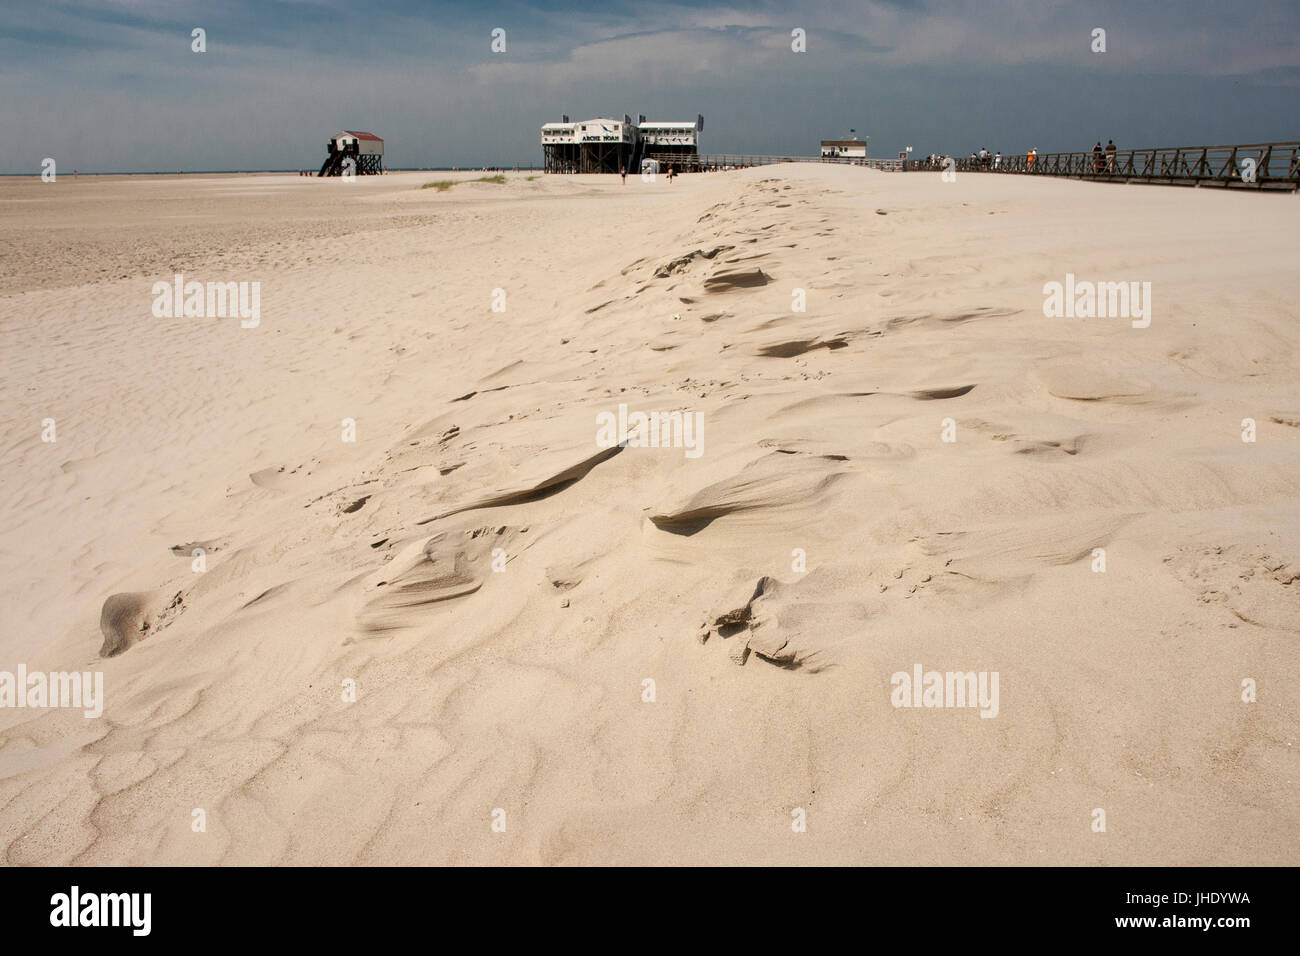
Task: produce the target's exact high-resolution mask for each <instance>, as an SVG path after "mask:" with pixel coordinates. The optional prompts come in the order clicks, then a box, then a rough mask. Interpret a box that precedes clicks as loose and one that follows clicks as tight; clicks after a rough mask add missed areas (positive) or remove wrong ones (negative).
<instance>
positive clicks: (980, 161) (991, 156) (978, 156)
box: [970, 146, 1002, 169]
mask: <svg viewBox="0 0 1300 956" xmlns="http://www.w3.org/2000/svg"><path fill="white" fill-rule="evenodd" d="M970 160H971V165H972V166H976V167H983V168H984V169H1001V168H1002V153H1001V152H997V153H990V152H989V151H988V150H987V149H985V148H984V147H983V146H981V147H980V151H979V152H978V153H971V154H970Z"/></svg>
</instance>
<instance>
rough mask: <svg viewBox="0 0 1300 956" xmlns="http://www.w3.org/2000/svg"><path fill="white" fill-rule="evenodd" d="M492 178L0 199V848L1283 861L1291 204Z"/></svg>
mask: <svg viewBox="0 0 1300 956" xmlns="http://www.w3.org/2000/svg"><path fill="white" fill-rule="evenodd" d="M481 175H483V174H481V173H397V174H390V175H385V176H370V177H359V178H357V179H356V180H354V181H345V180H342V179H316V178H300V177H297V176H294V175H292V174H289V175H271V174H266V175H222V176H202V175H189V176H159V177H147V176H138V177H91V176H81V177H78V178H76V179H74V178H73V177H72V176H71V175H67V174H61V175H60V176H59V177H58V181H57V182H56V183H42V182H41V181H40V180H39V178H36V177H32V178H22V179H17V178H5V179H0V260H3V262H4V263H5V267H6V268H5V269H4V270H3V275H0V316H2V318H0V362H2V363H3V375H0V402H2V403H3V407H4V410H5V414H4V417H3V426H2V427H3V432H2V433H0V439H2V440H3V475H4V487H5V495H4V496H3V501H2V503H0V509H3V510H2V513H0V562H3V564H2V565H0V574H2V576H3V582H4V585H3V587H2V588H0V619H2V620H3V622H4V628H3V631H2V632H0V671H8V672H15V671H16V670H17V668H18V667H19V666H20V665H21V666H23V667H25V668H26V669H27V670H28V671H45V672H73V671H75V672H102V674H103V688H104V692H103V701H102V705H103V707H102V715H100V716H98V717H95V718H87V717H86V716H84V715H83V713H82V711H81V710H78V709H71V708H58V709H55V708H47V709H32V708H17V707H5V708H3V709H0V846H2V847H3V854H2V855H0V860H3V862H4V863H5V864H9V865H27V864H87V865H104V864H154V863H157V864H185V865H194V864H221V865H230V864H325V865H341V864H526V865H538V864H541V865H552V864H719V863H752V864H758V863H774V864H794V863H805V864H806V863H818V864H823V863H826V864H904V865H914V864H915V865H919V864H976V863H983V864H1053V865H1055V864H1072V865H1094V864H1106V865H1122V864H1152V865H1189V864H1229V865H1233V864H1237V865H1251V864H1264V863H1270V864H1284V863H1293V862H1294V861H1295V859H1296V856H1297V851H1300V764H1298V763H1297V753H1296V751H1297V736H1298V731H1300V726H1298V725H1300V718H1298V716H1297V715H1298V714H1300V709H1298V707H1297V705H1298V704H1300V692H1298V690H1297V685H1296V674H1297V673H1298V672H1300V644H1298V638H1300V270H1297V269H1296V263H1297V262H1300V236H1298V235H1297V232H1296V228H1295V224H1296V217H1297V211H1298V209H1300V206H1297V203H1298V202H1300V200H1297V199H1296V198H1295V196H1291V195H1282V196H1274V195H1255V194H1238V193H1225V192H1216V191H1213V190H1206V189H1181V188H1161V187H1154V186H1140V185H1132V186H1122V185H1106V184H1099V183H1086V182H1076V181H1067V180H1046V179H1039V178H1031V177H1025V176H995V175H978V174H963V175H960V176H958V177H957V179H956V181H955V182H943V181H942V180H941V177H940V176H939V175H938V174H937V173H936V174H929V173H907V174H903V173H898V174H891V173H886V172H880V171H875V170H867V169H861V168H853V167H841V166H830V165H825V166H823V165H817V164H798V165H796V164H790V165H781V166H773V167H766V168H759V169H749V170H744V171H738V172H727V173H708V174H699V175H693V176H683V177H679V178H678V179H676V180H675V181H673V182H671V183H670V182H668V181H667V180H666V178H665V177H664V176H662V175H661V176H659V177H657V178H656V180H655V181H654V182H644V181H642V180H641V178H640V177H637V176H630V177H629V178H628V181H627V183H626V185H623V184H621V183H620V182H619V179H618V177H616V176H594V175H593V176H554V175H541V174H525V173H507V174H506V182H505V183H504V184H498V183H492V182H478V181H475V180H476V179H477V178H478V177H479V176H481ZM443 179H455V180H457V181H458V182H457V185H455V186H454V187H453V188H451V189H449V190H446V191H439V190H437V189H421V188H420V187H421V186H422V185H423V184H425V183H427V182H430V181H433V180H443ZM177 275H180V276H182V289H183V288H184V284H185V283H188V282H199V283H204V284H206V283H221V284H225V283H235V284H238V283H257V284H258V296H259V298H258V299H257V303H258V310H257V314H256V316H255V318H256V321H255V322H253V321H252V320H251V319H249V318H247V317H241V316H240V315H239V314H237V313H236V314H227V315H211V314H202V315H186V314H185V312H184V309H183V308H181V307H180V306H178V307H177V309H176V310H175V312H176V314H173V312H172V310H171V308H170V306H163V305H160V304H159V301H158V300H159V296H160V295H163V294H164V293H160V292H158V291H156V289H157V288H158V285H157V284H159V283H161V284H162V285H164V286H168V287H170V286H171V285H172V284H173V283H174V281H175V277H176V276H177ZM1089 281H1098V282H1123V283H1128V282H1130V281H1132V282H1137V283H1139V287H1141V288H1144V289H1146V290H1147V291H1146V292H1145V294H1144V296H1143V300H1142V304H1143V308H1146V309H1148V314H1147V315H1146V316H1145V317H1143V316H1141V315H1135V316H1134V317H1133V318H1132V319H1130V317H1128V316H1120V317H1105V318H1101V317H1087V318H1078V317H1073V318H1072V317H1069V316H1060V317H1057V316H1050V315H1046V314H1045V311H1044V304H1045V292H1044V286H1045V285H1046V284H1048V283H1053V282H1057V283H1062V285H1065V284H1066V283H1067V282H1068V283H1071V284H1073V283H1076V282H1089ZM1146 283H1149V286H1144V285H1143V284H1146ZM203 301H204V303H206V301H207V300H206V299H204V300H203ZM160 311H161V313H162V314H161V315H160V314H159V313H160ZM1144 319H1145V321H1146V322H1147V323H1148V324H1146V325H1143V321H1144ZM637 413H644V414H647V415H648V414H649V413H668V414H671V413H680V414H679V417H677V418H669V417H664V418H663V419H662V420H661V421H662V422H669V421H671V422H672V423H673V429H672V430H671V435H669V440H666V441H661V442H660V443H659V444H660V445H661V446H666V447H646V446H645V444H644V442H643V441H637V440H635V439H629V436H628V434H627V433H626V432H620V429H619V428H616V429H615V431H616V432H620V433H619V434H617V435H616V438H615V440H614V441H609V440H605V439H602V436H601V428H600V423H601V422H602V421H604V422H606V423H608V422H610V421H614V422H618V423H622V422H627V423H629V428H630V429H631V430H633V431H634V432H635V434H636V435H637V436H640V437H644V435H645V434H646V431H645V429H644V428H642V429H641V430H637V423H638V422H639V421H640V419H639V418H638V416H637ZM602 416H603V417H602ZM1247 420H1249V423H1247ZM679 426H680V427H679ZM688 428H690V429H693V430H689V431H687V429H688ZM665 434H667V432H666V433H665ZM605 437H606V438H607V437H608V436H605ZM1244 438H1247V439H1250V440H1243V439H1244ZM51 439H52V440H51ZM679 439H680V440H679ZM916 668H920V669H921V672H922V673H924V672H928V671H932V670H933V671H938V672H945V673H946V672H960V673H966V672H975V673H978V674H996V677H997V683H996V688H997V698H998V699H997V701H996V705H995V706H993V707H989V706H985V707H983V708H982V709H981V708H980V707H975V706H971V704H972V702H970V701H968V702H967V705H966V706H947V707H927V706H898V705H897V695H898V687H897V682H896V681H895V679H894V677H895V675H897V674H899V673H902V674H906V675H910V674H912V673H914V669H916ZM1252 695H1253V699H1251V700H1246V699H1244V698H1245V697H1247V696H1252ZM1097 810H1102V811H1104V813H1103V817H1104V830H1098V829H1097V827H1096V821H1097V819H1098V817H1097V813H1096V811H1097ZM196 811H200V812H196ZM200 819H201V820H202V822H203V826H202V828H199V827H198V826H197V823H196V821H198V820H200ZM801 821H802V822H803V823H804V824H805V828H803V829H801V828H800V827H799V826H798V824H799V823H800V822H801Z"/></svg>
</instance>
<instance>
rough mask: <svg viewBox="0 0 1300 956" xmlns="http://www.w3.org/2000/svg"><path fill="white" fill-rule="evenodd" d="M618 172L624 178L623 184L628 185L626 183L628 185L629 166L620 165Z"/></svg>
mask: <svg viewBox="0 0 1300 956" xmlns="http://www.w3.org/2000/svg"><path fill="white" fill-rule="evenodd" d="M618 174H619V176H620V177H622V179H623V185H624V186H626V185H627V167H626V166H620V167H619V168H618Z"/></svg>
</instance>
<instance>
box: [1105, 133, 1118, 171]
mask: <svg viewBox="0 0 1300 956" xmlns="http://www.w3.org/2000/svg"><path fill="white" fill-rule="evenodd" d="M1115 152H1116V150H1115V141H1114V140H1113V139H1108V140H1106V172H1108V173H1113V172H1115Z"/></svg>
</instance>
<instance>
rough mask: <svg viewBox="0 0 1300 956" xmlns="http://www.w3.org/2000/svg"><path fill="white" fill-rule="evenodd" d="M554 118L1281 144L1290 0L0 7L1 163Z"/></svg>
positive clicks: (220, 0) (80, 164)
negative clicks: (200, 33)
mask: <svg viewBox="0 0 1300 956" xmlns="http://www.w3.org/2000/svg"><path fill="white" fill-rule="evenodd" d="M195 28H201V29H203V30H204V31H205V34H206V51H205V52H201V53H199V52H194V51H193V49H192V44H193V42H194V41H193V40H192V31H193V30H194V29H195ZM796 28H797V29H800V30H803V31H804V33H805V36H806V50H805V51H804V52H795V51H794V50H792V43H793V40H792V31H793V30H795V29H796ZM1097 28H1101V29H1103V30H1104V31H1105V47H1106V48H1105V52H1094V50H1093V49H1092V48H1093V46H1094V45H1095V42H1094V37H1093V31H1094V30H1095V29H1097ZM494 30H504V31H505V33H504V39H505V50H504V52H494V51H493V49H492V43H493V31H494ZM566 113H567V114H568V115H569V116H570V118H572V119H575V120H577V119H588V118H594V117H613V118H618V119H621V118H622V116H623V115H624V114H625V113H626V114H630V115H631V116H633V117H636V116H637V114H639V113H644V114H646V116H647V117H649V118H650V119H658V120H680V121H691V120H694V119H695V117H696V114H699V113H703V114H704V118H705V121H704V132H703V134H702V136H701V142H700V148H701V152H706V153H723V152H725V153H751V154H764V155H769V154H781V155H798V156H812V155H816V154H817V152H818V143H819V141H820V140H821V139H842V138H848V137H849V135H850V133H849V130H850V129H855V130H857V135H858V136H859V137H864V136H866V137H869V149H868V152H869V154H870V155H872V156H893V155H896V154H897V153H898V151H900V150H902V149H904V148H906V147H907V146H911V147H913V150H914V153H916V154H918V155H924V154H927V153H932V152H933V153H946V154H955V155H967V154H969V153H971V152H972V151H975V150H978V149H980V148H981V147H986V148H988V149H989V150H990V151H993V150H1001V151H1003V152H1008V153H1010V152H1020V151H1023V150H1025V149H1027V148H1029V147H1030V146H1035V147H1037V148H1038V150H1039V151H1040V152H1042V153H1046V152H1054V151H1067V150H1076V149H1088V148H1090V147H1091V146H1092V144H1093V143H1094V142H1096V141H1097V140H1099V139H1100V140H1102V141H1103V142H1104V141H1105V140H1107V139H1113V140H1114V141H1115V142H1116V144H1118V145H1119V146H1121V147H1128V146H1180V145H1203V144H1206V145H1215V144H1230V143H1256V142H1267V141H1274V140H1294V139H1298V138H1300V0H1285V2H1284V0H1251V2H1247V3H1224V2H1222V0H1160V2H1145V0H1124V2H1112V0H1069V2H1067V0H1036V2H1022V0H968V2H956V0H854V2H846V0H825V2H816V0H815V2H808V3H800V2H798V0H787V2H755V3H745V4H741V3H729V2H721V3H716V2H652V0H635V2H630V0H628V2H625V0H602V2H592V0H570V2H537V3H524V2H516V3H493V2H490V0H483V2H473V0H470V2H465V0H462V2H460V3H443V2H438V0H431V2H414V0H403V2H386V0H365V2H355V0H353V2H344V0H289V2H276V0H231V2H224V0H84V2H61V0H38V2H31V0H5V2H4V3H3V4H0V122H3V127H0V128H3V129H4V130H5V131H6V135H4V136H3V137H0V173H37V172H39V171H40V169H41V164H42V161H43V160H44V158H45V157H51V158H54V159H55V160H56V162H57V164H58V171H59V172H64V171H65V170H71V169H80V170H83V171H98V172H110V171H113V172H117V171H121V172H126V171H172V170H221V169H299V168H314V167H318V166H319V165H320V162H321V160H323V159H324V157H325V155H326V150H325V144H326V141H327V140H328V139H329V137H330V136H331V135H332V134H333V133H335V132H337V131H338V130H340V129H344V128H346V129H360V130H368V131H371V132H374V133H376V134H378V135H379V136H382V137H383V138H384V140H385V154H386V155H385V160H386V163H387V165H388V166H390V167H392V168H403V167H426V166H428V167H432V166H482V165H496V166H513V165H515V164H519V165H529V164H533V165H536V164H540V162H541V158H542V150H541V146H540V142H539V127H540V126H541V124H542V123H544V122H548V121H556V120H559V119H560V118H561V115H562V114H566Z"/></svg>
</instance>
